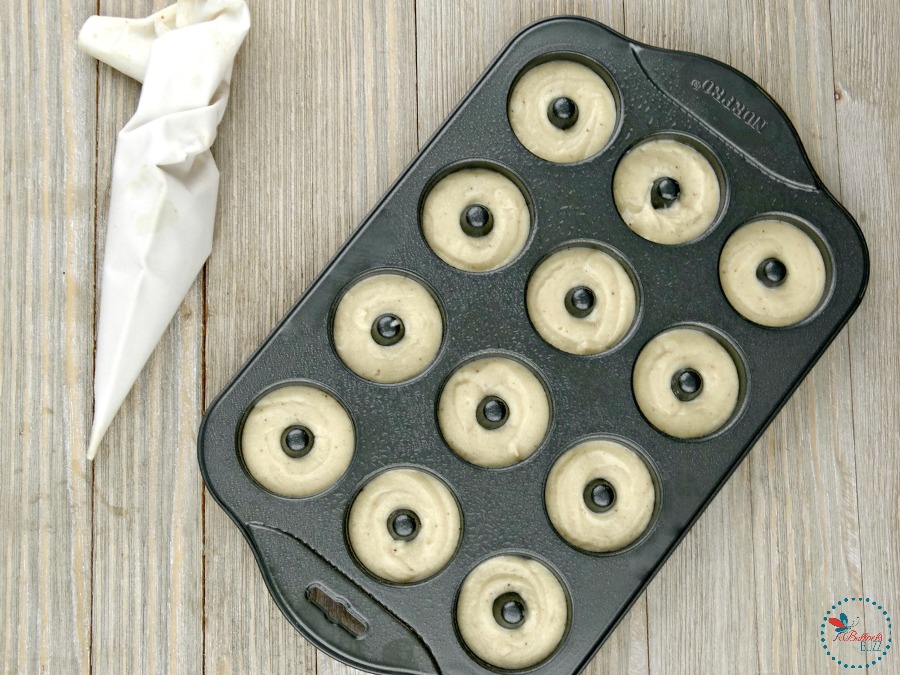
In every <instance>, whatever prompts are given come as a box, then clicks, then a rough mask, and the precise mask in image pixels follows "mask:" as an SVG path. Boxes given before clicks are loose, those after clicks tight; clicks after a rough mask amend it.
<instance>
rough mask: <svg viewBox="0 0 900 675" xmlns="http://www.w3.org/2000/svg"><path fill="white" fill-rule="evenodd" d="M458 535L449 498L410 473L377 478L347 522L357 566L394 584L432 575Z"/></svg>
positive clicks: (423, 476)
mask: <svg viewBox="0 0 900 675" xmlns="http://www.w3.org/2000/svg"><path fill="white" fill-rule="evenodd" d="M461 531H462V525H461V520H460V516H459V507H458V506H457V503H456V499H455V498H454V496H453V494H452V493H451V492H450V490H449V489H448V488H447V486H446V485H444V484H443V483H442V482H441V481H440V480H438V479H437V478H435V477H434V476H432V475H430V474H427V473H425V472H424V471H417V470H415V469H393V470H390V471H385V472H384V473H382V474H379V475H378V476H376V477H375V478H374V479H372V480H371V481H370V482H369V483H368V484H366V485H365V486H364V487H363V489H362V490H360V492H359V494H358V495H357V496H356V499H354V500H353V506H352V507H351V509H350V515H349V517H348V519H347V534H348V538H349V540H350V547H351V548H352V549H353V553H354V554H356V557H357V558H358V559H359V561H360V562H361V563H362V564H363V566H364V567H365V568H366V569H368V570H369V571H370V572H371V573H372V574H374V575H375V576H378V577H380V578H382V579H386V580H387V581H393V582H396V583H411V582H414V581H420V580H422V579H427V578H428V577H430V576H433V575H434V574H437V573H438V572H439V571H440V570H442V569H443V568H444V567H445V566H446V564H447V563H448V562H450V559H451V558H452V557H453V554H454V553H456V548H457V546H458V545H459V538H460V533H461Z"/></svg>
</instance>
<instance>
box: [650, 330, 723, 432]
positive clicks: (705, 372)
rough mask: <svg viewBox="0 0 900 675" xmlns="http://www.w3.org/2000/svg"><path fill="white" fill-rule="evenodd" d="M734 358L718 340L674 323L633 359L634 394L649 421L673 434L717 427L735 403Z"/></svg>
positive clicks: (707, 430) (711, 429)
mask: <svg viewBox="0 0 900 675" xmlns="http://www.w3.org/2000/svg"><path fill="white" fill-rule="evenodd" d="M738 391H739V378H738V371H737V368H736V367H735V365H734V360H733V359H732V358H731V355H730V354H729V353H728V351H727V350H726V349H725V348H724V347H723V346H722V345H721V344H720V343H719V341H718V340H716V339H715V338H713V337H711V336H710V335H708V334H707V333H705V332H703V331H700V330H696V329H692V328H673V329H671V330H667V331H665V332H664V333H660V334H659V335H657V336H656V337H655V338H653V339H652V340H650V342H648V343H647V345H646V346H645V347H644V349H643V350H642V351H641V353H640V355H639V356H638V358H637V362H636V363H635V365H634V397H635V399H636V400H637V404H638V406H639V407H640V409H641V412H643V413H644V416H645V417H646V418H647V419H648V420H649V421H650V423H651V424H652V425H653V426H655V427H656V428H657V429H659V430H660V431H662V432H663V433H666V434H669V435H670V436H675V437H676V438H699V437H701V436H706V435H708V434H711V433H713V432H714V431H716V430H718V429H720V428H721V427H722V425H724V424H725V423H726V422H727V421H728V420H729V419H730V418H731V415H732V414H733V413H734V410H735V408H736V407H737V403H738Z"/></svg>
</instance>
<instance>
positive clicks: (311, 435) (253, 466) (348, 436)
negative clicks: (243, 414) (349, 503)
mask: <svg viewBox="0 0 900 675" xmlns="http://www.w3.org/2000/svg"><path fill="white" fill-rule="evenodd" d="M355 444H356V437H355V434H354V432H353V423H352V422H351V421H350V416H349V415H348V414H347V411H346V410H344V407H343V406H342V405H341V404H340V403H338V401H337V400H336V399H335V398H334V397H333V396H331V395H330V394H327V393H325V392H324V391H322V390H321V389H319V388H318V387H314V386H311V385H307V384H297V385H289V386H284V387H280V388H279V389H276V390H274V391H272V392H270V393H268V394H266V395H265V396H263V397H262V398H261V399H260V400H259V401H257V403H256V405H254V406H253V408H252V409H251V410H250V413H249V414H248V415H247V419H246V420H245V421H244V428H243V430H242V431H241V456H242V457H243V460H244V466H245V467H246V468H247V471H249V472H250V475H251V476H253V478H254V479H256V482H257V483H259V484H260V485H262V486H263V487H264V488H266V489H267V490H270V491H271V492H274V493H275V494H279V495H283V496H285V497H310V496H312V495H316V494H319V493H320V492H323V491H325V490H327V489H328V488H330V487H331V486H332V485H334V484H335V483H336V482H337V481H338V479H339V478H340V477H341V476H342V475H344V471H346V470H347V467H348V466H349V465H350V460H351V459H352V458H353V450H354V447H355Z"/></svg>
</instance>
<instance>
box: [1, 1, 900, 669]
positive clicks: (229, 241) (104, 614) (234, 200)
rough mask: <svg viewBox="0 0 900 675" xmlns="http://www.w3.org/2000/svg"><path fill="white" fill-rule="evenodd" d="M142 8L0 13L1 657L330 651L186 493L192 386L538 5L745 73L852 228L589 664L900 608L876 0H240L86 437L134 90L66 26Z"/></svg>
mask: <svg viewBox="0 0 900 675" xmlns="http://www.w3.org/2000/svg"><path fill="white" fill-rule="evenodd" d="M164 4H165V0H62V2H59V3H36V2H33V3H6V4H5V5H4V7H3V9H0V22H2V23H0V27H2V28H3V29H4V34H5V35H7V41H6V43H5V49H4V50H3V54H2V55H0V85H2V86H3V88H4V91H6V92H10V93H11V95H10V96H9V97H8V98H7V100H6V102H5V103H4V105H2V106H0V130H2V132H3V133H2V134H0V151H2V155H0V156H2V158H3V163H2V165H0V178H2V185H3V189H4V193H3V201H2V202H0V218H2V231H0V251H2V255H3V261H4V265H3V266H2V267H0V334H3V335H5V336H8V338H7V339H5V340H3V341H0V359H2V361H0V399H2V400H3V401H5V402H6V403H4V405H2V406H0V443H2V446H0V447H2V448H3V449H4V450H5V451H6V456H5V461H3V462H0V533H2V536H0V554H2V556H3V558H2V559H3V565H2V566H0V622H2V627H0V672H16V673H20V672H21V673H40V672H46V673H57V672H61V673H88V672H92V671H95V672H98V673H107V672H110V673H112V672H116V673H118V672H147V673H153V672H179V671H180V672H187V673H200V672H210V673H212V672H215V673H232V672H234V673H299V674H301V675H302V674H304V673H305V674H306V675H312V674H313V673H316V674H317V675H359V673H360V671H357V670H354V669H351V668H348V667H346V666H344V665H342V664H340V663H338V662H336V661H334V660H332V659H330V658H329V657H327V656H325V655H324V654H321V653H317V652H316V650H315V649H314V648H313V647H312V646H311V645H309V644H308V643H307V642H306V641H305V640H303V638H301V637H300V636H299V634H298V633H297V632H296V631H294V630H293V628H291V627H290V625H289V624H288V622H287V621H285V620H284V619H283V617H282V616H281V614H280V613H279V611H278V610H277V608H276V607H275V605H274V603H273V602H272V600H271V599H270V597H269V595H268V592H267V591H266V589H265V586H264V583H263V582H262V579H261V577H260V575H259V572H258V569H257V567H256V563H255V561H254V559H253V556H252V554H251V553H250V550H249V547H248V546H247V545H246V543H245V542H244V540H243V539H242V537H241V535H240V533H239V532H238V531H237V529H236V528H235V527H234V526H233V525H232V523H231V522H230V520H228V518H227V517H226V516H225V515H224V513H223V512H222V511H221V509H219V507H218V506H217V505H216V504H215V503H214V502H213V501H212V499H211V498H210V497H209V496H208V495H205V494H204V493H203V490H202V487H201V484H200V480H199V473H198V470H197V466H196V454H195V450H194V438H195V435H196V428H197V426H198V424H199V419H200V413H201V411H202V409H203V408H204V406H205V405H208V404H209V402H210V401H211V399H212V397H213V396H214V395H215V394H216V393H217V392H218V391H219V390H220V389H221V388H222V387H223V386H224V385H225V384H226V383H227V381H228V380H229V379H230V377H231V376H232V374H233V373H234V372H235V371H236V370H237V369H238V368H239V367H240V365H241V364H242V363H243V362H244V361H245V360H246V358H247V357H248V356H249V355H250V353H251V352H252V351H253V350H254V349H255V348H256V347H257V346H258V345H259V343H260V342H261V341H262V340H263V339H264V338H265V336H266V335H267V334H268V332H269V331H270V330H271V328H272V327H273V326H274V325H275V323H276V322H277V321H278V320H279V319H280V318H281V316H282V315H283V314H284V312H285V311H286V310H287V309H288V308H289V307H290V306H291V304H292V303H293V302H294V300H295V299H296V298H297V297H298V296H299V295H300V293H301V292H302V291H303V290H304V289H305V288H306V286H307V285H308V284H309V283H310V282H311V281H312V280H313V278H314V277H315V275H316V274H317V273H318V272H319V271H320V270H321V269H322V267H323V266H324V265H325V263H326V262H327V260H328V259H329V258H330V257H331V255H333V254H334V252H335V251H336V250H337V249H338V247H339V246H340V244H341V243H343V241H344V240H345V239H346V237H347V236H348V235H349V233H350V232H351V231H352V230H353V229H354V228H355V227H356V225H357V224H358V223H359V222H360V221H361V220H362V218H363V217H364V215H365V214H366V212H367V211H368V209H369V208H370V207H371V206H372V205H373V204H374V203H375V201H376V200H377V199H378V198H379V197H380V196H381V194H382V193H383V192H384V191H385V189H386V188H387V187H388V185H389V184H390V183H391V182H392V181H393V180H394V179H395V178H396V177H397V176H398V175H399V173H400V171H401V170H402V169H403V167H404V166H405V165H406V164H407V163H408V162H409V160H411V159H412V157H413V156H414V154H415V152H416V149H417V147H419V146H420V145H421V144H422V143H424V142H425V141H427V140H428V138H429V136H430V135H431V134H432V133H433V131H434V130H435V129H436V128H437V127H438V125H439V124H440V123H441V122H442V121H443V119H444V118H445V117H446V115H447V114H448V113H449V112H450V111H451V109H452V108H453V106H454V105H455V104H456V103H457V102H458V101H459V100H460V98H461V97H462V96H463V95H464V94H465V93H466V91H467V90H468V88H469V87H470V86H471V84H472V83H473V82H474V81H475V79H476V78H477V77H478V75H479V74H480V73H481V72H482V70H483V69H484V67H485V66H486V65H487V64H488V62H489V61H490V60H491V59H492V58H493V56H494V55H495V54H496V52H497V51H498V50H499V49H500V48H501V47H502V46H503V45H504V44H505V43H506V42H507V40H508V39H509V38H510V37H511V36H512V35H513V34H514V33H515V32H516V31H517V30H518V29H519V28H521V27H523V26H524V25H526V24H528V23H530V22H531V21H534V20H537V19H539V18H541V17H544V16H549V15H556V14H582V15H587V16H591V17H594V18H596V19H599V20H601V21H603V22H605V23H607V24H609V25H611V26H612V27H614V28H616V29H618V30H623V31H624V32H625V33H626V34H627V35H629V36H632V37H634V38H636V39H639V40H643V41H646V42H649V43H651V44H655V45H659V46H664V47H674V48H679V49H688V50H691V51H697V52H700V53H705V54H709V55H711V56H713V57H716V58H719V59H721V60H724V61H725V62H727V63H730V64H732V65H734V66H736V67H738V68H739V69H741V70H743V71H744V72H746V73H748V74H749V75H750V76H751V77H753V78H754V79H756V80H757V81H759V82H760V83H761V84H762V85H763V86H764V87H765V88H766V89H767V90H768V91H769V92H770V93H771V94H772V95H773V96H774V97H775V98H776V100H778V101H779V103H781V104H782V105H783V107H784V108H785V109H786V110H787V112H788V114H789V115H790V116H791V118H792V119H793V121H794V122H795V124H796V126H797V128H798V131H799V134H800V136H801V138H802V140H803V142H804V144H805V146H806V148H807V150H808V151H809V153H810V155H811V157H812V162H813V165H814V166H815V167H816V169H817V170H818V171H819V172H820V174H821V175H822V177H823V179H824V181H825V183H826V184H827V185H828V186H829V188H830V189H831V190H832V191H833V192H835V193H836V194H837V195H838V196H839V198H841V199H842V201H844V203H845V204H846V205H847V207H848V208H849V209H850V210H851V212H852V213H854V214H855V215H856V216H858V218H859V220H860V222H861V224H862V227H863V229H864V231H865V234H866V237H867V239H868V241H869V245H870V249H871V254H872V280H871V284H870V289H869V293H868V296H867V298H866V300H865V302H864V303H863V305H862V307H861V309H860V312H859V313H858V314H857V315H856V317H854V319H853V320H852V321H851V323H850V326H849V329H848V330H845V331H844V332H843V333H842V334H841V335H840V336H839V338H838V339H837V341H836V342H835V343H834V345H832V347H831V349H829V351H828V352H827V354H826V356H825V357H824V358H823V359H822V361H821V362H820V363H819V365H818V366H817V367H816V368H815V370H814V371H813V373H812V374H811V375H810V377H809V378H808V379H807V380H806V382H805V383H804V384H803V385H802V386H801V387H800V389H799V390H798V391H797V393H796V394H795V396H794V397H793V398H792V400H791V401H790V403H789V404H788V406H787V407H786V408H785V409H784V411H783V412H782V414H781V415H780V416H779V417H778V419H777V420H776V422H775V424H774V425H773V427H772V428H771V429H770V430H769V432H767V434H766V435H765V436H764V438H763V439H762V440H761V442H760V443H759V444H758V446H757V447H756V448H755V449H754V450H753V451H752V452H751V454H750V456H749V458H748V460H747V461H746V462H745V463H744V464H743V465H742V466H741V467H740V468H739V469H738V471H737V472H736V473H735V475H734V477H733V478H732V480H731V481H730V482H729V483H728V485H726V487H725V488H724V490H723V491H722V492H721V493H720V495H719V497H717V499H716V500H715V502H714V503H713V504H712V506H711V507H710V509H709V510H708V511H707V512H706V514H705V515H704V516H703V517H702V518H701V520H700V521H699V523H698V524H697V526H696V527H695V529H694V530H693V531H692V532H691V533H690V534H689V535H688V537H687V538H686V540H685V542H684V543H683V544H682V545H681V546H680V547H679V548H678V550H677V551H676V552H675V554H674V555H673V556H672V558H671V559H670V561H669V562H668V563H667V565H666V566H665V567H664V569H663V571H662V572H661V574H660V575H659V577H658V578H657V579H656V580H655V581H654V582H653V583H652V584H651V586H650V588H649V590H648V592H647V593H646V594H644V596H642V597H641V598H640V599H639V600H638V602H637V603H636V605H635V606H634V608H633V609H632V611H631V612H630V613H629V614H628V615H627V616H626V617H625V619H624V621H623V622H622V624H621V625H620V626H619V627H618V629H617V630H616V631H615V633H614V634H613V635H612V637H611V638H610V639H609V640H608V641H607V643H606V644H605V645H604V647H603V649H602V650H601V651H600V653H599V654H598V656H597V658H596V659H595V660H594V661H593V662H592V664H591V666H590V667H589V669H588V671H586V672H589V673H591V674H592V675H598V674H599V673H621V672H628V673H654V674H656V673H659V674H666V675H668V674H669V673H676V674H677V673H689V672H690V673H692V674H693V673H723V672H729V673H730V672H741V673H755V672H761V673H781V672H803V673H806V672H829V671H828V668H829V667H830V664H829V663H827V662H826V661H825V660H824V659H823V657H822V655H821V654H820V653H819V651H820V648H819V647H818V646H817V644H816V642H817V640H816V638H817V632H816V631H817V630H818V628H817V620H818V617H819V616H820V615H821V614H820V613H821V611H822V610H823V609H824V608H825V607H826V606H828V605H829V604H830V603H831V602H832V601H833V599H834V598H836V597H838V596H843V595H846V594H849V593H851V592H853V593H857V594H865V595H870V596H872V597H876V598H879V599H880V600H882V601H883V602H884V605H885V606H886V607H888V608H889V609H891V610H892V611H893V612H894V613H900V536H898V526H900V456H898V451H900V405H898V401H900V351H898V349H897V347H896V342H897V335H898V333H900V301H898V297H900V271H898V270H900V268H898V266H897V265H896V262H895V261H896V258H897V257H898V255H900V222H898V217H897V216H896V215H895V214H896V209H895V208H894V202H895V201H896V199H895V198H896V197H897V196H898V194H900V192H898V189H897V187H896V177H897V176H898V175H900V121H898V120H900V93H898V92H900V71H898V70H897V68H896V66H895V64H896V62H897V61H898V59H900V47H898V43H897V39H896V36H897V34H898V31H900V5H898V4H897V3H896V1H895V0H871V2H866V3H858V2H855V1H853V0H778V2H771V1H769V0H727V1H726V0H722V1H721V2H717V3H712V4H710V3H708V2H705V1H704V0H681V1H679V2H669V3H657V2H652V0H628V1H627V2H624V1H622V0H597V1H590V0H519V1H517V0H494V1H492V2H477V1H476V0H459V1H451V0H392V1H391V2H385V3H383V2H368V1H366V2H360V1H359V0H334V1H333V2H328V3H325V2H307V3H301V2H289V1H288V0H280V1H278V0H268V1H267V2H253V3H252V6H251V12H252V17H253V24H254V25H253V29H252V30H251V33H250V36H249V38H248V40H247V42H246V44H245V45H244V47H243V49H242V51H241V53H240V54H239V56H238V61H237V64H236V67H235V78H234V84H233V92H232V102H231V105H230V108H229V111H228V113H227V114H226V118H225V120H224V123H223V124H222V126H221V127H220V134H219V140H218V141H217V144H216V146H215V148H214V152H215V154H216V158H217V161H218V164H219V166H220V168H221V170H222V182H221V187H220V196H219V216H218V221H219V222H218V223H217V231H216V239H215V245H214V252H213V256H212V258H211V261H210V264H209V265H208V267H207V270H206V271H205V273H204V276H203V278H202V279H201V280H200V281H198V283H197V284H196V285H195V286H194V287H193V288H192V289H191V291H190V292H189V294H188V297H187V299H186V302H185V304H184V305H183V306H182V308H181V311H180V312H179V314H178V316H176V318H175V321H174V322H173V325H172V326H171V327H170V329H169V330H168V331H167V332H166V334H165V336H164V337H163V340H162V342H161V344H160V346H159V347H158V348H157V350H156V352H155V353H154V355H153V357H152V358H151V361H150V363H149V364H148V367H147V368H146V369H145V371H144V373H143V374H142V375H141V378H140V379H139V381H138V383H137V386H136V388H135V390H134V391H133V392H132V394H131V396H129V398H128V399H127V400H126V402H125V405H124V406H123V408H122V411H121V412H120V414H119V416H118V417H117V419H116V422H115V423H114V425H113V427H112V428H111V430H110V433H109V434H108V436H107V439H106V441H105V443H104V445H103V447H102V449H101V452H100V455H99V456H98V460H97V462H96V463H95V464H94V465H91V464H88V463H87V462H86V460H85V458H84V449H85V445H86V440H87V435H88V432H89V427H90V415H91V395H92V392H91V380H92V365H93V354H92V349H93V341H92V337H93V329H94V320H95V312H96V301H97V288H96V286H97V283H98V281H99V279H98V275H97V273H98V271H99V270H98V267H99V265H96V263H95V261H97V262H99V261H102V254H103V243H104V237H105V227H106V222H105V220H106V214H107V208H108V202H109V177H110V170H111V161H112V156H113V152H114V148H115V135H116V133H117V131H118V130H119V129H120V128H121V126H122V125H123V124H124V123H125V121H126V120H127V119H128V118H129V117H130V116H131V114H132V113H133V111H134V107H135V104H136V100H137V95H138V92H139V86H138V85H137V84H136V83H134V82H132V81H130V80H128V79H127V78H126V77H124V76H122V75H120V74H118V73H115V72H114V71H112V70H111V69H109V68H107V67H106V66H100V67H99V68H98V67H97V65H96V62H95V61H93V60H92V59H90V58H88V57H86V56H84V55H81V54H79V53H78V52H77V50H76V49H75V47H74V39H75V36H76V34H77V31H78V29H79V28H80V26H81V24H82V23H83V21H84V20H85V19H86V18H87V17H88V16H89V15H91V14H93V13H96V12H97V11H100V12H101V13H105V14H110V15H118V16H141V15H145V14H148V13H150V12H151V11H154V10H156V9H159V8H160V7H162V6H163V5H164ZM836 99H837V100H836ZM323 109H326V110H328V111H329V112H328V113H327V114H323V113H322V110H323ZM874 619H875V616H874V615H870V616H867V617H866V620H867V622H873V621H874ZM892 651H894V650H892ZM898 658H900V655H898V654H891V655H890V657H888V660H887V662H886V663H885V664H884V665H883V666H881V665H880V666H879V668H881V671H880V672H884V673H888V672H894V671H898V669H900V665H897V664H898V663H900V661H897V659H898ZM831 672H837V669H835V668H834V667H832V669H831ZM875 672H876V673H878V672H879V670H878V669H876V670H875ZM898 672H900V671H898Z"/></svg>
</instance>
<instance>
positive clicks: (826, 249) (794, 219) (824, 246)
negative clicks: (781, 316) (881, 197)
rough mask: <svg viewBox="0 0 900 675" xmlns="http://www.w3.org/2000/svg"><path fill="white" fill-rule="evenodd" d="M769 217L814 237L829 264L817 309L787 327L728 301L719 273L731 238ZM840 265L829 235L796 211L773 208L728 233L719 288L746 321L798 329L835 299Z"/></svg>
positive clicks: (813, 239)
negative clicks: (756, 316)
mask: <svg viewBox="0 0 900 675" xmlns="http://www.w3.org/2000/svg"><path fill="white" fill-rule="evenodd" d="M766 220H775V221H779V222H782V223H785V224H787V225H793V226H794V227H796V228H797V229H798V230H800V231H801V232H803V233H804V234H805V235H807V236H808V237H809V238H810V239H812V242H813V243H814V244H815V245H816V248H818V249H819V253H820V254H821V255H822V262H823V263H824V264H825V288H824V290H823V291H822V297H821V298H820V299H819V302H818V304H816V307H815V309H813V311H811V312H810V313H809V314H808V315H807V316H805V317H804V318H802V319H801V320H800V321H797V322H795V323H791V324H788V325H787V326H767V325H765V324H763V323H757V322H756V321H753V320H752V319H748V318H747V317H746V316H744V315H743V314H741V313H740V312H739V311H738V310H737V309H736V308H735V307H734V305H732V304H731V302H730V301H729V300H728V296H727V295H726V294H725V289H724V288H722V275H721V273H719V264H720V262H721V260H722V251H724V250H725V245H726V244H727V243H728V242H729V241H730V240H731V237H733V236H734V235H735V234H737V233H738V232H739V231H740V230H741V229H742V228H743V227H745V226H746V225H752V224H753V223H760V222H763V221H766ZM836 266H837V267H839V265H836V263H835V257H834V252H833V251H832V250H831V245H830V244H829V243H828V240H827V239H826V238H825V235H823V234H822V233H821V232H820V231H819V229H818V228H817V227H816V226H815V225H813V224H812V223H811V222H809V221H808V220H806V219H805V218H801V217H800V216H797V215H794V214H793V213H789V212H787V211H769V212H766V213H761V214H759V215H758V216H754V217H753V218H751V219H750V220H748V221H746V222H744V223H742V224H741V225H738V226H737V227H736V228H735V230H734V231H733V232H732V233H731V234H730V235H728V239H726V240H725V243H724V244H723V245H722V248H721V249H720V250H719V258H718V260H717V261H716V272H717V276H718V279H719V290H721V291H722V295H723V296H724V297H725V301H726V302H728V306H729V307H731V309H732V311H734V312H735V314H737V315H738V316H739V317H740V318H742V319H743V320H744V321H747V322H749V323H751V324H753V325H754V326H756V327H758V328H762V329H764V330H774V331H784V330H792V329H794V328H799V327H800V326H804V325H806V324H808V323H812V322H813V321H815V320H816V319H817V318H818V317H819V315H820V314H821V313H822V311H823V310H824V309H825V307H826V305H828V303H829V302H830V301H831V296H832V295H834V289H835V286H836V281H835V276H836V272H835V267H836Z"/></svg>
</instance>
